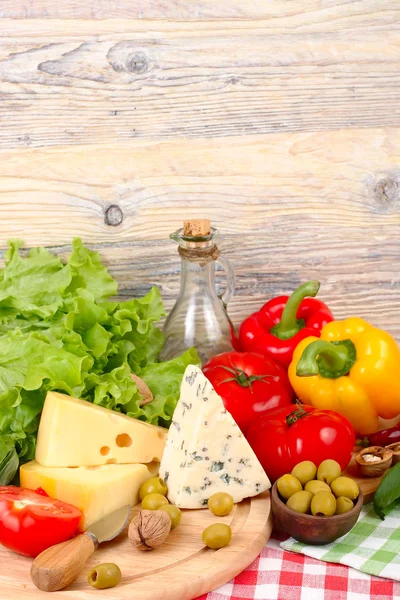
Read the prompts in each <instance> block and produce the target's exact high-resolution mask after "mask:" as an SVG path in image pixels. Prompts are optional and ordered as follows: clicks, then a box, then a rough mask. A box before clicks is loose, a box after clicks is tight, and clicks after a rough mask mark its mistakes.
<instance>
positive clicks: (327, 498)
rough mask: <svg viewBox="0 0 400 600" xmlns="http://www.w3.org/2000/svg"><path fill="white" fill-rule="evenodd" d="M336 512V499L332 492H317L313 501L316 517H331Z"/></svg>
mask: <svg viewBox="0 0 400 600" xmlns="http://www.w3.org/2000/svg"><path fill="white" fill-rule="evenodd" d="M335 511H336V498H335V496H334V495H333V494H332V493H331V492H317V493H316V494H314V496H313V497H312V500H311V512H312V514H313V515H314V516H322V517H331V516H332V515H334V514H335Z"/></svg>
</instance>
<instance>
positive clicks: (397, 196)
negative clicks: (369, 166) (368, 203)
mask: <svg viewBox="0 0 400 600" xmlns="http://www.w3.org/2000/svg"><path fill="white" fill-rule="evenodd" d="M374 196H375V199H376V200H377V202H378V206H379V208H380V209H381V210H382V211H384V212H389V211H393V210H395V209H396V208H398V207H400V176H399V177H391V176H388V177H384V178H383V179H380V180H379V181H378V182H377V183H376V185H375V189H374Z"/></svg>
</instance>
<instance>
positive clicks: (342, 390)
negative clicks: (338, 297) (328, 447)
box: [289, 317, 400, 435]
mask: <svg viewBox="0 0 400 600" xmlns="http://www.w3.org/2000/svg"><path fill="white" fill-rule="evenodd" d="M289 379H290V383H291V384H292V387H293V389H294V391H295V393H296V394H297V397H298V398H299V399H300V400H301V401H302V402H303V403H304V404H311V405H312V406H315V407H316V408H325V409H330V410H334V411H336V412H338V413H340V414H342V415H344V416H345V417H347V418H348V419H349V421H350V422H351V423H352V425H353V427H354V429H355V431H356V433H358V434H360V435H365V434H367V433H370V432H374V431H377V430H378V428H379V417H382V418H383V419H392V418H394V417H396V416H397V415H399V414H400V349H399V346H398V345H397V343H396V341H395V340H394V338H393V337H392V336H391V335H390V334H389V333H387V332H386V331H382V330H381V329H377V328H376V327H373V326H372V325H370V324H369V323H367V322H366V321H363V319H359V318H356V317H353V318H351V319H346V320H344V321H332V323H328V324H327V325H325V327H323V329H322V331H321V337H320V338H316V337H308V338H306V339H304V340H302V341H301V342H300V343H299V345H298V346H297V347H296V349H295V351H294V354H293V360H292V362H291V364H290V366H289Z"/></svg>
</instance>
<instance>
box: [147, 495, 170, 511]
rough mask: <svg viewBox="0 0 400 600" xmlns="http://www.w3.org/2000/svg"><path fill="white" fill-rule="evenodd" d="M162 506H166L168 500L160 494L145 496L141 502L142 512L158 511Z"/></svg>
mask: <svg viewBox="0 0 400 600" xmlns="http://www.w3.org/2000/svg"><path fill="white" fill-rule="evenodd" d="M163 504H168V500H167V499H166V497H165V496H162V495H161V494H147V496H145V497H144V498H143V500H142V508H143V509H144V510H158V509H159V508H160V506H162V505H163Z"/></svg>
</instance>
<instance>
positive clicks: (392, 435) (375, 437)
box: [357, 423, 400, 447]
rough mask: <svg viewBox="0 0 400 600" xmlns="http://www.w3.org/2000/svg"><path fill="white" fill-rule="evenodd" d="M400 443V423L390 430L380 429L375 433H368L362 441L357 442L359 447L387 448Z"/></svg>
mask: <svg viewBox="0 0 400 600" xmlns="http://www.w3.org/2000/svg"><path fill="white" fill-rule="evenodd" d="M396 442H400V423H398V424H397V425H395V426H394V427H391V428H390V429H382V430H381V431H376V432H375V433H369V434H368V435H366V436H365V437H363V439H362V440H357V444H358V445H360V446H365V447H368V446H389V444H395V443H396Z"/></svg>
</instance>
